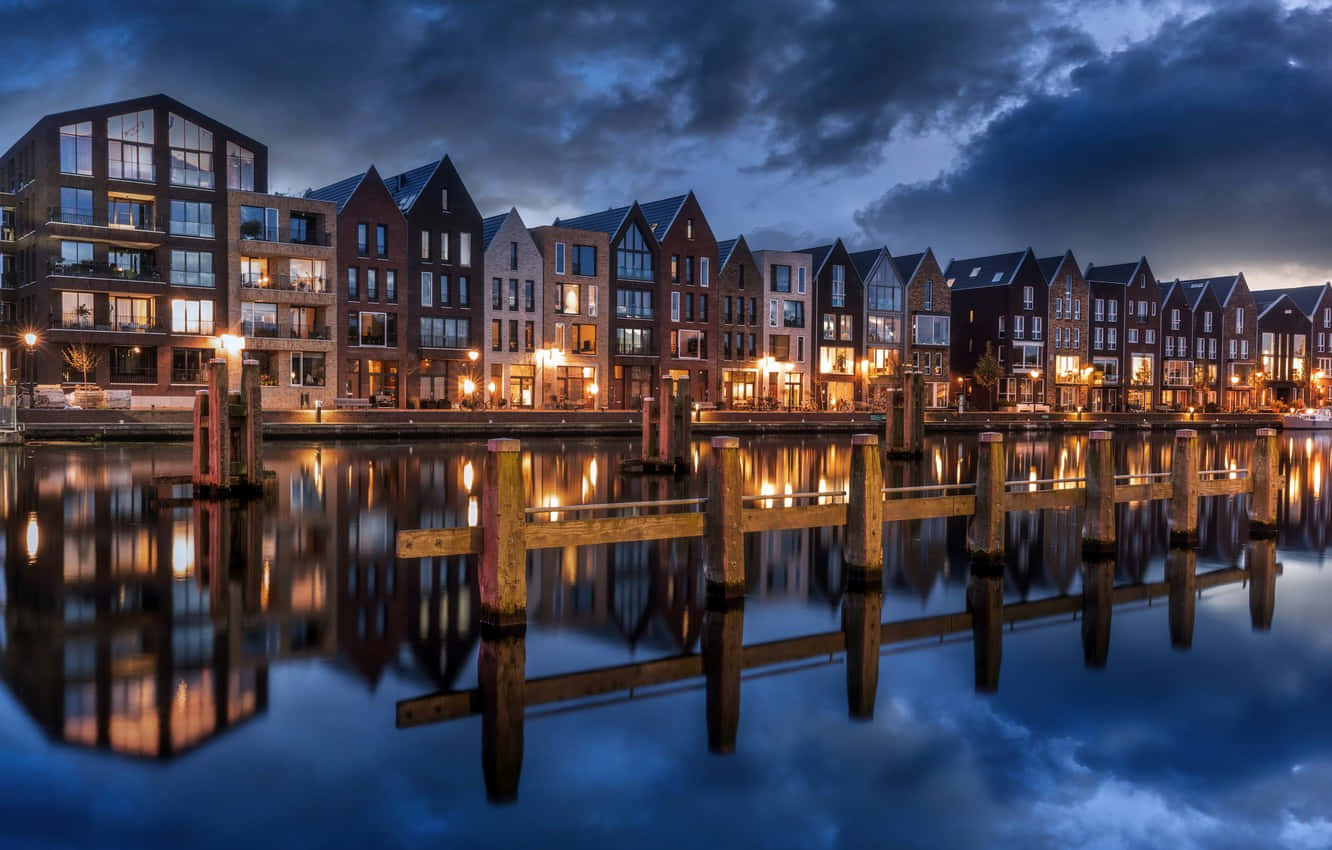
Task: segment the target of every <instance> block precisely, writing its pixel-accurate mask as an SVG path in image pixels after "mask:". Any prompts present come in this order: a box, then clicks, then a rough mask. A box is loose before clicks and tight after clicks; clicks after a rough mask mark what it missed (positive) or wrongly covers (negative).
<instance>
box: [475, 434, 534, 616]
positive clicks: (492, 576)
mask: <svg viewBox="0 0 1332 850" xmlns="http://www.w3.org/2000/svg"><path fill="white" fill-rule="evenodd" d="M486 448H487V450H488V451H489V457H488V458H487V462H486V486H485V487H484V488H483V489H482V491H481V516H482V526H483V528H482V541H483V543H482V546H481V568H480V582H479V583H480V585H481V622H482V624H483V625H486V626H490V627H493V628H497V629H500V630H517V631H518V632H520V633H521V631H522V630H523V628H524V627H525V626H526V624H527V568H526V567H527V541H526V536H527V512H526V504H525V502H526V499H525V497H524V495H523V494H524V489H525V488H524V486H523V467H522V455H521V453H520V451H519V449H520V445H519V442H518V441H517V440H510V439H494V440H491V441H490V442H488V443H487V444H486Z"/></svg>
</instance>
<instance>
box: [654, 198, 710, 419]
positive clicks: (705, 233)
mask: <svg viewBox="0 0 1332 850" xmlns="http://www.w3.org/2000/svg"><path fill="white" fill-rule="evenodd" d="M642 210H643V216H644V218H646V219H647V221H648V226H649V227H650V228H651V230H652V233H653V235H654V236H656V238H657V242H658V243H659V244H660V245H661V262H660V263H659V264H658V271H657V284H658V285H657V291H658V292H659V293H661V296H662V302H663V310H662V311H661V312H660V313H658V315H657V328H658V334H659V335H660V338H661V339H662V340H664V341H665V343H666V344H665V347H664V348H663V349H662V352H661V372H662V374H663V375H669V376H671V377H673V378H676V379H688V380H689V381H690V386H691V389H690V391H691V393H692V394H693V397H694V400H695V401H696V402H704V403H706V402H711V401H712V400H714V399H716V398H717V397H718V396H719V395H720V392H721V370H720V369H719V368H718V363H719V359H718V346H717V344H716V342H717V336H718V333H719V331H718V328H719V323H718V315H717V311H716V309H714V308H715V306H716V297H717V296H716V287H715V286H713V277H714V274H715V271H716V268H717V240H716V237H714V236H713V234H712V228H711V227H710V226H709V225H708V220H707V218H706V216H704V215H703V209H702V207H701V206H700V205H699V203H698V199H697V198H695V197H694V193H693V192H689V193H688V194H685V195H678V196H676V197H673V198H665V199H663V200H660V201H650V202H648V203H646V204H643V205H642Z"/></svg>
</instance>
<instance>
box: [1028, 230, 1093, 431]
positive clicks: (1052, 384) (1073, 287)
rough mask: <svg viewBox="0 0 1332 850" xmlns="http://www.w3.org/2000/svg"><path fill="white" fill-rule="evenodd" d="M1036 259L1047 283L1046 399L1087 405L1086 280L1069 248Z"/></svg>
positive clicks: (1057, 404) (1069, 406) (1061, 406)
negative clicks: (1058, 253)
mask: <svg viewBox="0 0 1332 850" xmlns="http://www.w3.org/2000/svg"><path fill="white" fill-rule="evenodd" d="M1037 262H1038V263H1039V264H1040V267H1041V272H1042V274H1044V275H1045V281H1046V283H1047V284H1048V285H1049V287H1050V296H1049V297H1050V316H1049V319H1048V324H1049V326H1050V330H1049V333H1050V344H1049V346H1047V351H1046V358H1045V374H1047V375H1049V376H1050V380H1049V381H1048V382H1047V385H1048V386H1049V388H1050V392H1049V393H1048V394H1047V396H1046V400H1047V401H1048V402H1049V403H1050V404H1051V405H1052V406H1054V408H1055V409H1057V410H1075V409H1077V408H1078V407H1086V406H1087V405H1088V398H1087V396H1088V393H1089V389H1090V386H1089V379H1090V378H1091V377H1092V372H1093V369H1092V368H1091V363H1090V361H1088V359H1087V345H1088V342H1089V339H1088V333H1087V331H1088V329H1089V311H1088V306H1089V301H1088V294H1087V281H1086V279H1085V278H1084V277H1083V276H1082V270H1081V269H1080V268H1078V261H1077V259H1076V258H1074V256H1073V252H1072V251H1065V252H1064V253H1063V254H1060V255H1057V256H1054V257H1046V258H1044V259H1041V260H1038V261H1037Z"/></svg>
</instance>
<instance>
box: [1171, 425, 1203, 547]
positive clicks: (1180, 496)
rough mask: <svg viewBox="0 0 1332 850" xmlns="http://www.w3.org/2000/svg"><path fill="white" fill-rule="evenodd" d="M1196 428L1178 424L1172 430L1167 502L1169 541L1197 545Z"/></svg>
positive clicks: (1176, 545) (1174, 543) (1173, 544)
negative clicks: (1170, 487)
mask: <svg viewBox="0 0 1332 850" xmlns="http://www.w3.org/2000/svg"><path fill="white" fill-rule="evenodd" d="M1199 462H1200V461H1199V451H1198V432H1197V431H1195V430H1193V429H1192V428H1182V429H1180V430H1179V431H1176V432H1175V449H1174V454H1173V456H1172V457H1171V461H1170V473H1171V474H1170V477H1171V481H1172V483H1173V485H1174V495H1173V497H1172V498H1171V502H1170V545H1171V546H1172V547H1190V548H1192V547H1195V546H1197V545H1198V484H1199V476H1198V472H1199V470H1200V467H1199Z"/></svg>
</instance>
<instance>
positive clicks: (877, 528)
mask: <svg viewBox="0 0 1332 850" xmlns="http://www.w3.org/2000/svg"><path fill="white" fill-rule="evenodd" d="M842 560H843V562H844V563H845V564H846V565H847V567H848V568H849V569H850V578H851V581H852V583H853V587H854V586H855V584H856V583H860V584H861V585H862V586H868V587H873V588H878V587H880V586H881V585H882V576H883V465H882V463H881V461H880V460H879V438H878V436H877V435H875V434H855V435H853V436H852V437H851V476H850V480H849V481H848V482H847V498H846V536H845V538H844V542H843V546H842Z"/></svg>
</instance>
